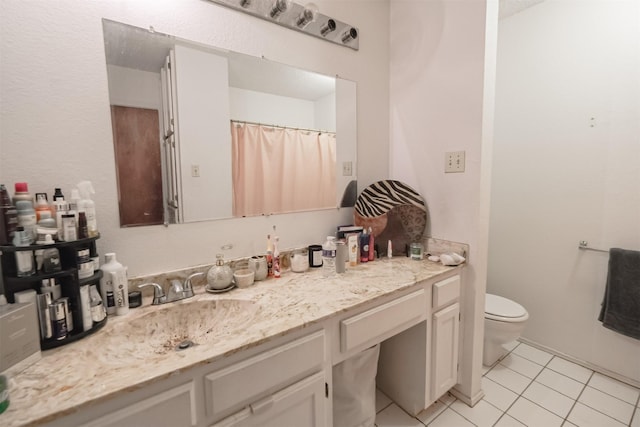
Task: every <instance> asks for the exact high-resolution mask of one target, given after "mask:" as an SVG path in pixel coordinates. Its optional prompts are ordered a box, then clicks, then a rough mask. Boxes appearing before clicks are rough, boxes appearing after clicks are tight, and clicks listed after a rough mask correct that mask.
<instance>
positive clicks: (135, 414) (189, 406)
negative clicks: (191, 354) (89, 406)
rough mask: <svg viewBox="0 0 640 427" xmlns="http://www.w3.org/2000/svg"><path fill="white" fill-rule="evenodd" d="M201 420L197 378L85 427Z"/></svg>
mask: <svg viewBox="0 0 640 427" xmlns="http://www.w3.org/2000/svg"><path fill="white" fill-rule="evenodd" d="M196 424H197V416H196V403H195V388H194V384H193V382H188V383H186V384H183V385H180V386H177V387H174V388H172V389H169V390H166V391H163V392H160V393H158V394H155V395H153V396H151V397H148V398H146V399H143V400H140V401H138V402H136V403H133V404H131V405H129V406H125V407H124V408H122V409H119V410H117V411H114V412H111V413H109V414H107V415H104V416H102V417H100V418H97V419H94V420H93V421H91V422H88V423H86V424H83V427H122V426H136V427H145V426H149V427H159V426H195V425H196Z"/></svg>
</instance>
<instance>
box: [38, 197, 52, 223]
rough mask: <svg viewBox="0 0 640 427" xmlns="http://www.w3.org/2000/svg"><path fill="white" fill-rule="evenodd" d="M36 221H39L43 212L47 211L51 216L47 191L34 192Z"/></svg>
mask: <svg viewBox="0 0 640 427" xmlns="http://www.w3.org/2000/svg"><path fill="white" fill-rule="evenodd" d="M35 210H36V221H40V218H41V217H42V213H43V212H48V213H49V217H51V216H52V215H51V207H50V206H49V202H48V201H47V193H36V207H35Z"/></svg>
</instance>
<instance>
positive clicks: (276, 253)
mask: <svg viewBox="0 0 640 427" xmlns="http://www.w3.org/2000/svg"><path fill="white" fill-rule="evenodd" d="M279 241H280V238H279V237H278V236H274V238H273V277H275V278H276V279H278V278H280V274H281V271H280V249H278V242H279Z"/></svg>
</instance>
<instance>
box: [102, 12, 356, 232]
mask: <svg viewBox="0 0 640 427" xmlns="http://www.w3.org/2000/svg"><path fill="white" fill-rule="evenodd" d="M103 32H104V42H105V56H106V63H107V74H108V80H109V99H110V104H111V118H112V127H113V142H114V152H115V158H116V174H117V178H118V193H119V204H120V224H121V226H122V227H129V226H139V225H152V224H162V223H164V224H168V223H182V222H194V221H202V220H212V219H222V218H231V217H244V216H253V215H270V214H277V213H288V212H300V211H313V210H319V209H330V208H331V209H335V208H336V207H341V206H342V207H344V206H353V204H354V202H355V198H356V196H357V189H356V176H355V171H356V166H357V165H356V87H355V83H354V82H351V81H347V80H344V79H340V78H335V77H331V76H326V75H322V74H318V73H314V72H309V71H305V70H301V69H298V68H295V67H291V66H288V65H284V64H280V63H275V62H273V61H268V60H266V59H263V58H257V57H253V56H249V55H245V54H241V53H237V52H231V51H226V50H222V49H218V48H214V47H211V46H204V45H202V44H199V43H195V42H190V41H186V40H182V39H179V38H177V37H174V36H171V35H166V34H161V33H157V32H154V31H153V30H147V29H142V28H138V27H133V26H130V25H126V24H122V23H119V22H114V21H109V20H106V19H104V20H103Z"/></svg>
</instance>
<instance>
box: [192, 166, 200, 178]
mask: <svg viewBox="0 0 640 427" xmlns="http://www.w3.org/2000/svg"><path fill="white" fill-rule="evenodd" d="M191 176H192V177H194V178H200V165H191Z"/></svg>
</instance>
